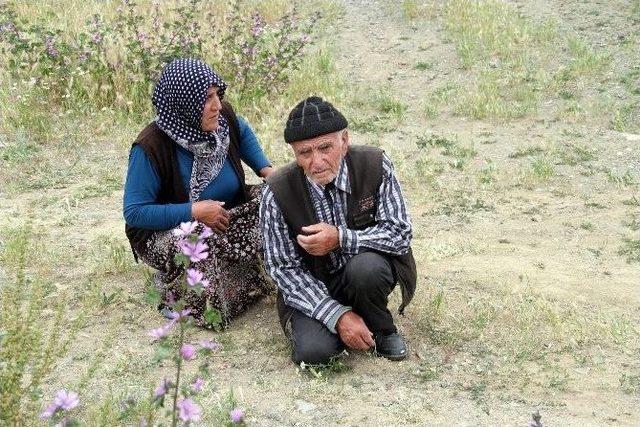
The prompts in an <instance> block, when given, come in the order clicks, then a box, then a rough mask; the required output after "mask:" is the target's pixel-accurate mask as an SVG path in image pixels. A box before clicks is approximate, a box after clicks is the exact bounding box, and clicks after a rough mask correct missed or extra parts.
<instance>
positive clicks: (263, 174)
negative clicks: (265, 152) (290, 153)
mask: <svg viewBox="0 0 640 427" xmlns="http://www.w3.org/2000/svg"><path fill="white" fill-rule="evenodd" d="M272 173H273V168H272V167H271V166H265V167H263V168H262V169H260V176H261V177H263V178H266V177H268V176H269V175H271V174H272Z"/></svg>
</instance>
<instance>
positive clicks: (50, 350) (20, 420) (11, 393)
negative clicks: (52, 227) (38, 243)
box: [0, 225, 83, 425]
mask: <svg viewBox="0 0 640 427" xmlns="http://www.w3.org/2000/svg"><path fill="white" fill-rule="evenodd" d="M7 235H9V236H12V237H11V238H9V239H7V240H6V241H4V242H2V243H3V250H2V256H1V261H2V262H1V265H2V266H3V269H6V271H7V272H11V273H13V279H12V280H6V281H4V280H3V276H2V270H0V282H3V283H2V285H1V286H0V424H2V425H30V424H33V423H34V422H35V420H34V418H35V414H36V413H37V411H38V408H39V407H40V400H41V397H42V394H43V392H42V386H43V384H44V383H45V381H46V379H47V378H48V376H49V375H50V374H51V372H52V370H53V368H54V367H55V365H56V362H57V361H58V360H59V359H61V358H62V357H64V356H65V354H66V352H67V350H68V348H69V345H70V343H71V342H72V341H73V339H74V337H75V335H76V332H77V331H78V329H79V327H80V324H81V322H82V319H83V315H82V314H80V315H77V316H76V317H75V318H72V317H71V316H70V315H69V313H68V312H67V307H68V298H69V296H68V295H66V294H64V293H62V292H59V291H57V290H56V289H55V287H54V286H53V285H51V284H47V283H43V282H42V281H40V280H38V279H37V278H36V277H33V276H32V275H31V274H29V270H28V268H27V266H28V265H29V263H30V262H32V256H30V255H31V253H32V252H36V253H37V252H38V251H37V249H35V248H33V244H30V242H29V239H30V235H31V227H30V226H29V225H26V226H24V227H22V228H20V229H18V230H16V231H10V232H8V233H7ZM61 402H62V401H61ZM65 402H66V403H65ZM65 402H63V403H65V406H66V407H67V408H69V409H71V404H70V403H69V402H68V401H66V400H65ZM53 412H55V410H53V411H52V412H51V414H52V415H53Z"/></svg>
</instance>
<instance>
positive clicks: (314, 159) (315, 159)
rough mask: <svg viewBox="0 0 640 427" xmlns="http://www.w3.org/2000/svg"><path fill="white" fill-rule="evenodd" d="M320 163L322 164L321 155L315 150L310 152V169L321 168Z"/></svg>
mask: <svg viewBox="0 0 640 427" xmlns="http://www.w3.org/2000/svg"><path fill="white" fill-rule="evenodd" d="M321 163H322V155H321V154H320V153H319V152H317V151H316V150H313V151H312V152H311V167H312V168H315V167H316V166H321Z"/></svg>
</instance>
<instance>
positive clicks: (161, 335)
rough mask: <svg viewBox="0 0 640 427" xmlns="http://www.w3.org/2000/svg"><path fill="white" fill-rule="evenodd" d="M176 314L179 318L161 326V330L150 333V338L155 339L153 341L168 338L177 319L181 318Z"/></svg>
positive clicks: (153, 330) (156, 329)
mask: <svg viewBox="0 0 640 427" xmlns="http://www.w3.org/2000/svg"><path fill="white" fill-rule="evenodd" d="M172 313H175V312H172ZM175 314H176V315H177V318H175V319H173V320H171V321H170V322H168V323H167V324H166V325H164V326H161V327H159V328H155V329H152V330H150V331H149V336H150V337H151V338H153V341H157V340H159V339H162V338H164V337H166V336H167V334H168V333H169V331H170V330H171V328H173V325H175V324H176V321H177V319H178V318H179V317H180V315H179V314H178V313H175Z"/></svg>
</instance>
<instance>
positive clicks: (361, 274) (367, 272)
mask: <svg viewBox="0 0 640 427" xmlns="http://www.w3.org/2000/svg"><path fill="white" fill-rule="evenodd" d="M345 275H346V279H347V280H348V282H349V285H350V286H351V287H352V288H357V289H371V288H374V287H382V288H385V289H387V288H388V289H387V290H389V291H390V290H391V288H392V287H393V282H394V277H393V267H392V266H391V262H390V261H389V260H388V258H387V257H385V256H383V255H380V254H378V253H376V252H364V253H361V254H358V255H356V256H354V257H353V258H351V259H350V260H349V262H348V263H347V265H346V267H345Z"/></svg>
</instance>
